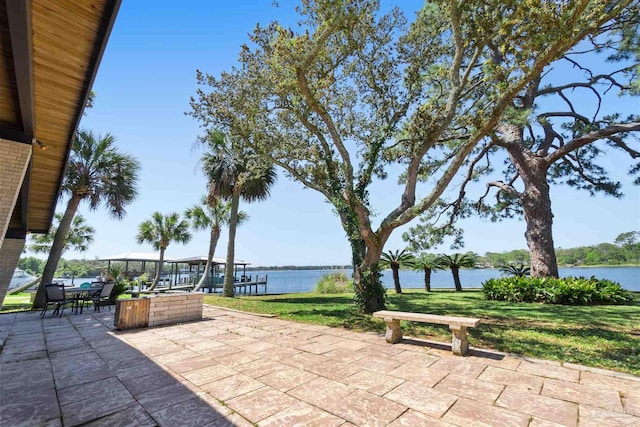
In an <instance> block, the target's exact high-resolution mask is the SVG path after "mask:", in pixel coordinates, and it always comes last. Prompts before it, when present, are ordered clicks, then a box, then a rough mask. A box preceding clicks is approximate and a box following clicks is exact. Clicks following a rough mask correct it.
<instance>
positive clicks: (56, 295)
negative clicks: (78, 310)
mask: <svg viewBox="0 0 640 427" xmlns="http://www.w3.org/2000/svg"><path fill="white" fill-rule="evenodd" d="M44 295H45V303H44V308H43V309H42V312H41V313H40V316H42V317H44V315H45V314H46V313H47V309H48V308H49V305H50V304H56V308H55V310H53V314H54V315H55V314H56V313H58V314H60V315H62V313H63V312H64V306H65V305H66V304H68V303H72V304H74V303H75V300H73V299H67V298H66V297H65V294H64V285H59V284H56V283H48V284H45V285H44ZM60 307H62V311H60Z"/></svg>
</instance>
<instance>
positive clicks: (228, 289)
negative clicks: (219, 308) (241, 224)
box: [222, 188, 240, 298]
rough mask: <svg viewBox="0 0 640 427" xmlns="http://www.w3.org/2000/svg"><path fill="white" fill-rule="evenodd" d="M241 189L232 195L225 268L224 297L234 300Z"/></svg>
mask: <svg viewBox="0 0 640 427" xmlns="http://www.w3.org/2000/svg"><path fill="white" fill-rule="evenodd" d="M239 190H240V189H235V188H234V191H233V194H232V195H231V214H230V216H229V242H228V244H227V263H226V264H225V267H224V290H223V293H222V296H225V297H231V298H233V266H234V260H235V248H236V246H235V244H236V228H237V227H238V205H239V204H240V191H239Z"/></svg>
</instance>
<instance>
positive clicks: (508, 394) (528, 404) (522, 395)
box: [496, 386, 578, 427]
mask: <svg viewBox="0 0 640 427" xmlns="http://www.w3.org/2000/svg"><path fill="white" fill-rule="evenodd" d="M496 405H497V406H501V407H504V408H509V409H512V410H514V411H520V412H526V413H528V414H532V415H535V416H537V417H538V418H542V419H544V420H547V421H553V422H554V423H558V424H562V425H565V426H568V427H575V426H577V424H578V422H577V418H578V405H576V404H575V403H572V402H565V401H564V400H559V399H554V398H552V397H547V396H541V395H539V394H536V393H533V392H531V391H529V390H525V389H523V388H518V387H513V386H508V387H507V388H506V389H505V391H504V392H503V393H502V394H501V395H500V398H499V399H498V401H497V402H496Z"/></svg>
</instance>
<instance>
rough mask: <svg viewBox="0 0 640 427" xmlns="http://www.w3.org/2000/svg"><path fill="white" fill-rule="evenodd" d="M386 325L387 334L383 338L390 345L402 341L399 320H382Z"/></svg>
mask: <svg viewBox="0 0 640 427" xmlns="http://www.w3.org/2000/svg"><path fill="white" fill-rule="evenodd" d="M384 321H385V322H386V323H387V334H386V335H385V338H386V339H387V342H388V343H390V344H395V343H399V342H400V341H401V340H402V330H401V329H400V320H399V319H384Z"/></svg>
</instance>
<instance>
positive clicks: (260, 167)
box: [202, 131, 277, 297]
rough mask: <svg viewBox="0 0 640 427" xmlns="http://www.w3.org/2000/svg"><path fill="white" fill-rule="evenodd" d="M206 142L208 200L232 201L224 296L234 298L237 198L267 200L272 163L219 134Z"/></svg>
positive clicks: (273, 174) (214, 133) (204, 161)
mask: <svg viewBox="0 0 640 427" xmlns="http://www.w3.org/2000/svg"><path fill="white" fill-rule="evenodd" d="M206 142H207V143H208V144H209V149H210V151H208V152H206V153H205V154H204V156H203V157H202V165H203V170H204V173H205V174H206V175H207V177H208V179H209V200H210V201H211V202H213V201H214V200H217V199H218V198H223V199H227V200H231V212H230V216H229V243H228V245H227V262H226V265H225V268H224V291H223V296H225V297H233V267H234V258H235V238H236V228H237V226H238V216H239V214H238V206H239V204H240V199H241V198H242V199H243V200H245V201H246V202H253V201H259V200H265V199H267V198H268V197H269V194H270V190H271V186H272V185H273V184H274V182H275V181H276V178H277V174H276V171H275V168H274V167H273V164H271V163H267V162H265V160H264V159H263V158H262V157H260V156H258V155H257V154H255V153H253V152H251V151H249V150H246V149H245V148H244V147H243V146H242V144H241V142H240V141H238V140H236V139H234V138H231V137H227V136H225V135H224V134H223V133H222V132H219V131H212V132H210V133H209V134H208V135H207V138H206Z"/></svg>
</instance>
